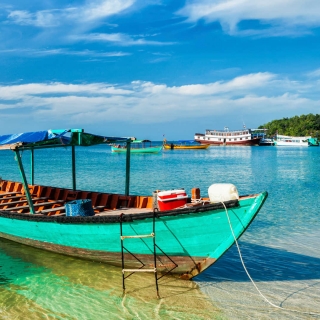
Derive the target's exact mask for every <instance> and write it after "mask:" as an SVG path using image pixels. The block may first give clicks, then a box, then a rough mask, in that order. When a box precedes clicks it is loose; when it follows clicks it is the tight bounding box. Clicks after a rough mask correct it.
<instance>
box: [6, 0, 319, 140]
mask: <svg viewBox="0 0 320 320" xmlns="http://www.w3.org/2000/svg"><path fill="white" fill-rule="evenodd" d="M319 35H320V2H319V0H304V1H301V0H269V1H265V0H255V1H252V0H223V1H222V0H210V1H209V0H190V1H182V0H174V1H173V0H172V1H169V0H150V1H148V0H143V1H140V0H87V1H80V0H73V1H68V2H67V1H62V0H43V1H25V0H2V1H1V4H0V134H9V133H17V132H22V131H34V130H43V129H56V128H84V129H85V130H86V131H87V132H92V133H98V134H106V135H111V136H136V137H138V138H145V139H147V138H149V139H154V140H161V139H162V136H163V134H165V135H166V137H167V139H168V140H170V139H190V138H193V135H194V133H195V132H204V130H205V129H223V128H224V127H225V126H227V127H229V128H230V129H239V128H242V126H243V124H244V123H245V125H246V126H247V127H249V128H255V127H257V126H259V125H261V124H263V123H266V122H268V121H271V120H273V119H280V118H283V117H291V116H294V115H301V114H307V113H320V86H319V82H320V81H319V80H320V59H319V58H320V37H319Z"/></svg>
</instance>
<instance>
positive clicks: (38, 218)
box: [0, 194, 258, 224]
mask: <svg viewBox="0 0 320 320" xmlns="http://www.w3.org/2000/svg"><path fill="white" fill-rule="evenodd" d="M251 196H255V197H256V196H258V194H257V195H250V197H251ZM248 197H249V196H248ZM224 205H225V206H226V208H234V207H238V206H239V201H238V200H230V201H225V202H224ZM224 205H223V204H222V203H210V204H204V205H200V206H192V205H191V206H187V207H186V208H178V209H173V210H167V211H156V212H155V216H156V218H165V217H174V216H180V215H186V214H197V213H199V212H208V211H213V210H219V209H224ZM116 211H118V212H121V211H122V210H121V209H117V210H116ZM123 211H125V210H123ZM153 215H154V212H153V210H152V209H151V210H150V211H149V212H143V213H131V214H125V213H124V212H123V213H121V214H119V213H117V214H110V215H109V214H108V215H94V216H86V217H84V216H58V215H52V216H46V215H40V214H30V213H16V212H8V211H2V210H0V218H8V219H15V220H26V221H33V222H54V223H66V224H84V223H94V224H96V223H100V224H101V223H119V222H120V219H121V220H122V221H123V222H133V221H136V220H144V219H150V218H153Z"/></svg>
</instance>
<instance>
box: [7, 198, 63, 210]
mask: <svg viewBox="0 0 320 320" xmlns="http://www.w3.org/2000/svg"><path fill="white" fill-rule="evenodd" d="M63 202H64V201H63V200H56V201H48V202H39V203H34V204H33V206H34V207H45V206H50V205H53V204H57V203H63ZM24 209H29V206H19V207H13V208H7V209H2V210H3V211H15V210H24Z"/></svg>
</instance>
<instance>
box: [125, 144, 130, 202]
mask: <svg viewBox="0 0 320 320" xmlns="http://www.w3.org/2000/svg"><path fill="white" fill-rule="evenodd" d="M130 149H131V139H128V140H127V154H126V189H125V195H126V196H128V195H129V188H130Z"/></svg>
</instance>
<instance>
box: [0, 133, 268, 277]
mask: <svg viewBox="0 0 320 320" xmlns="http://www.w3.org/2000/svg"><path fill="white" fill-rule="evenodd" d="M131 142H132V141H131V139H130V138H123V137H112V136H101V135H95V134H90V133H86V132H85V131H84V130H83V129H67V130H48V131H38V132H27V133H20V134H13V135H3V136H0V151H1V150H11V151H12V153H13V155H14V157H12V159H14V158H15V159H16V161H17V165H18V168H17V170H19V171H20V175H21V181H10V180H5V179H3V180H2V179H0V237H2V238H6V239H9V240H12V241H16V242H18V243H21V244H25V245H29V246H33V247H36V248H40V249H44V250H49V251H53V252H57V253H61V254H65V255H70V256H74V257H79V258H83V259H90V260H93V261H99V262H105V263H109V264H112V265H115V266H119V267H122V269H123V270H122V271H123V273H124V272H127V270H130V268H135V269H134V270H137V269H144V270H145V269H146V268H147V269H146V271H150V270H151V271H152V272H155V273H157V272H160V273H162V274H165V273H167V272H169V271H170V272H172V273H175V274H177V275H178V276H180V277H181V278H183V279H191V278H192V277H194V276H196V275H198V274H199V273H201V272H203V271H204V270H205V269H206V268H208V267H209V266H211V265H212V264H213V263H214V262H216V261H217V260H218V259H219V258H220V257H221V256H222V255H223V254H224V253H225V252H226V251H227V250H228V249H229V248H230V247H231V246H232V245H233V243H234V242H235V239H238V238H239V237H240V236H241V235H242V234H243V233H244V231H245V230H246V229H247V228H248V226H249V225H250V223H251V222H252V221H253V219H254V218H255V217H256V215H257V214H258V212H259V210H260V208H261V207H262V205H263V203H264V201H265V200H266V198H267V192H261V193H257V194H252V195H246V196H239V194H238V192H237V189H236V187H235V186H233V185H232V184H219V185H215V184H213V185H211V186H210V187H209V189H208V196H207V197H201V196H200V190H199V189H197V188H194V189H192V191H191V194H192V195H191V197H190V196H188V195H187V192H186V191H185V190H183V189H181V190H163V191H159V192H157V193H152V194H150V195H132V194H130V183H131V182H130V155H131V152H130V147H131ZM111 143H126V145H127V149H126V169H125V171H126V179H125V186H124V193H123V194H115V193H109V192H107V191H106V192H96V191H92V190H79V189H78V188H77V183H76V182H77V180H76V163H77V165H78V164H79V162H76V148H77V147H79V146H83V147H90V146H94V145H97V144H107V145H109V144H111ZM59 147H63V148H69V149H70V150H71V152H70V157H71V163H72V170H71V172H70V176H71V177H72V179H71V181H72V184H71V186H70V188H60V187H57V186H48V185H41V184H36V183H35V180H34V160H35V157H34V153H35V152H37V150H40V149H44V148H52V151H53V152H54V150H55V149H56V148H59ZM22 152H30V155H31V156H30V163H31V165H30V167H31V170H30V177H28V178H27V175H26V172H25V170H24V166H23V163H22V160H21V153H22ZM80 165H81V164H80ZM5 170H6V169H5V167H4V166H3V167H1V169H0V175H2V176H3V175H4V174H5ZM154 187H155V186H152V187H150V189H151V188H152V189H151V190H154ZM152 226H154V229H153V230H155V231H154V232H150V230H152ZM155 239H156V240H155ZM155 241H156V242H155ZM123 242H125V246H124V245H123ZM155 243H156V244H155ZM124 261H125V262H124ZM124 266H125V267H126V268H129V269H125V268H124Z"/></svg>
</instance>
